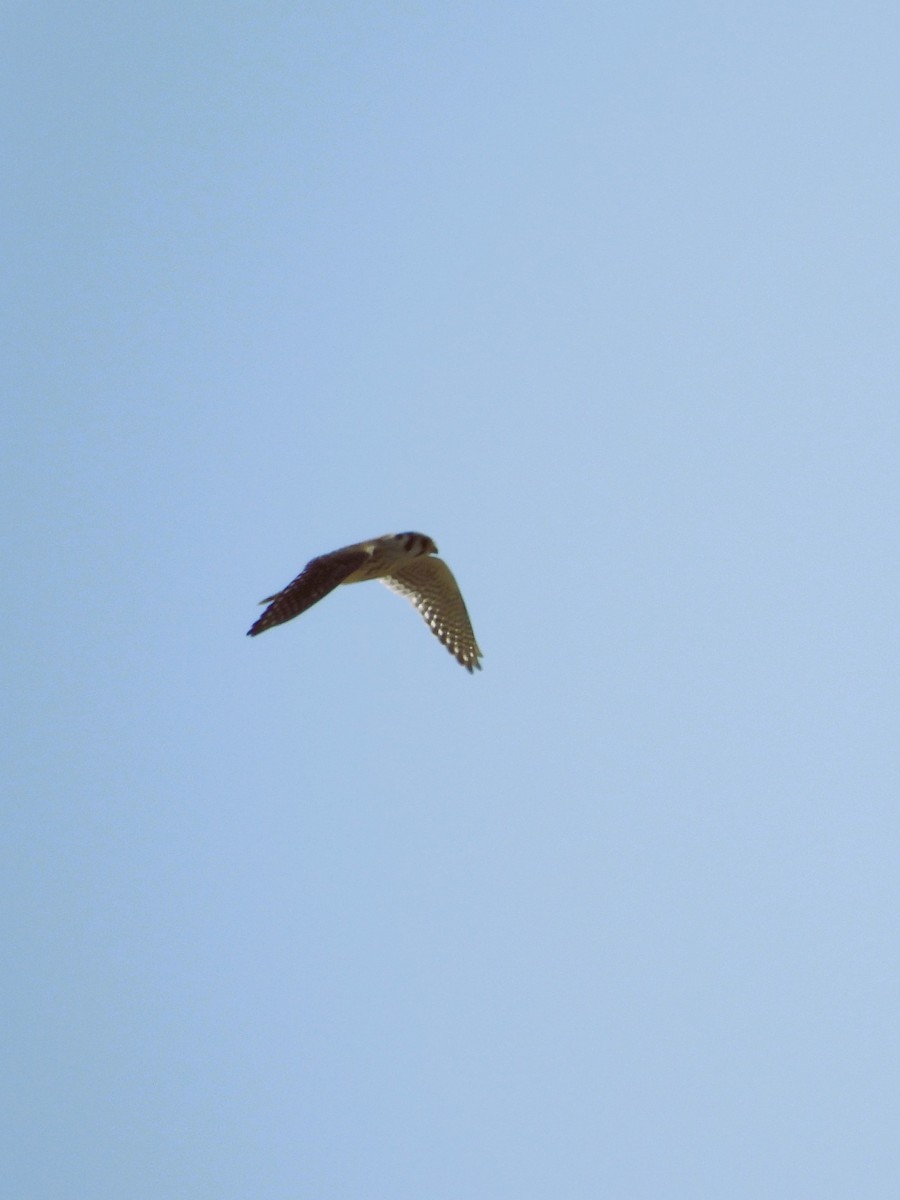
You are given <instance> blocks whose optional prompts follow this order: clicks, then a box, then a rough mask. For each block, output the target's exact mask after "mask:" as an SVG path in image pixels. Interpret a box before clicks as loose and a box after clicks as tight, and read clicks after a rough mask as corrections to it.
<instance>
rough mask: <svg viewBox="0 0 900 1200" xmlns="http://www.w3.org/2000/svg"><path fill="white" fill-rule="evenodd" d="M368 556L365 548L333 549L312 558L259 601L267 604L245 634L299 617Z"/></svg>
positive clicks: (253, 634) (256, 632) (258, 631)
mask: <svg viewBox="0 0 900 1200" xmlns="http://www.w3.org/2000/svg"><path fill="white" fill-rule="evenodd" d="M368 557H369V556H368V554H367V553H366V552H365V550H335V552H334V553H333V554H323V555H321V556H320V557H319V558H314V559H313V560H312V561H311V562H308V563H307V564H306V566H305V567H304V568H303V570H302V571H301V572H300V574H299V575H298V576H297V578H296V579H295V580H293V582H291V583H289V584H288V585H287V587H286V588H282V589H281V591H280V592H277V593H276V594H275V595H274V596H269V598H268V600H263V601H262V603H263V604H267V603H268V604H269V607H268V608H267V609H266V611H265V612H264V613H263V615H262V616H261V617H260V618H259V620H258V621H256V622H254V624H253V625H251V626H250V628H249V629H248V630H247V636H248V637H255V636H256V635H257V634H258V633H263V632H264V631H265V630H266V629H271V628H272V626H273V625H281V624H283V623H284V622H285V621H290V619H291V618H292V617H299V615H300V614H301V613H302V612H306V610H307V609H308V608H312V606H313V605H314V604H316V603H317V602H318V601H319V600H321V599H322V597H323V596H327V595H328V593H329V592H333V591H334V589H335V588H336V587H339V586H340V585H341V584H342V583H343V582H344V580H345V579H346V578H347V576H348V575H352V574H353V572H354V571H355V570H356V569H357V568H358V567H361V566H362V565H363V563H364V562H365V561H366V559H367V558H368Z"/></svg>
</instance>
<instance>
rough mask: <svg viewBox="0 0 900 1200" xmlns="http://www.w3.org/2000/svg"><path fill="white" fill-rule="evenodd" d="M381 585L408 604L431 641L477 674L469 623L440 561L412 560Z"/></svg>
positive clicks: (447, 570)
mask: <svg viewBox="0 0 900 1200" xmlns="http://www.w3.org/2000/svg"><path fill="white" fill-rule="evenodd" d="M381 582H382V583H385V584H387V586H388V587H389V588H391V589H392V590H393V591H395V592H399V594H400V595H401V596H405V597H406V598H407V600H411V601H412V603H413V604H414V605H415V606H416V608H417V609H418V610H419V612H420V613H421V614H422V616H423V617H424V618H425V621H426V623H427V624H428V627H429V628H430V629H431V631H432V633H433V634H434V635H435V637H436V638H438V640H439V641H440V642H441V644H442V645H444V646H446V647H447V649H448V650H449V651H450V653H451V654H452V655H453V656H454V658H455V659H456V661H457V662H458V663H461V664H462V666H464V667H465V668H466V670H467V671H469V672H472V671H474V670H475V668H476V667H477V668H478V670H479V671H480V670H481V663H480V661H479V659H480V658H481V651H480V650H479V649H478V643H477V642H476V641H475V633H474V631H473V629H472V622H471V621H470V620H469V614H468V612H467V611H466V606H465V603H464V601H463V598H462V594H461V593H460V590H459V587H458V586H457V583H456V580H455V579H454V578H453V573H452V571H451V570H450V568H449V567H448V566H447V564H446V563H445V562H444V561H443V560H442V559H440V558H432V557H431V556H428V557H424V556H423V557H422V558H415V559H413V560H412V562H407V563H404V564H403V565H402V566H399V567H397V568H396V570H393V571H391V573H390V574H389V575H385V576H383V577H382V580H381Z"/></svg>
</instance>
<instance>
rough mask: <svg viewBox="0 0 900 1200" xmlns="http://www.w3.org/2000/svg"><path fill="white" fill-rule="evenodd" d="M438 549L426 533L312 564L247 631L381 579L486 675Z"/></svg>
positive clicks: (380, 541)
mask: <svg viewBox="0 0 900 1200" xmlns="http://www.w3.org/2000/svg"><path fill="white" fill-rule="evenodd" d="M437 552H438V548H437V546H436V545H435V544H434V542H433V541H432V540H431V538H430V537H426V536H425V534H424V533H387V534H385V535H384V537H378V538H373V539H372V540H371V541H370V542H357V543H356V545H355V546H345V547H344V548H343V549H342V550H334V551H332V553H331V554H321V555H319V557H318V558H314V559H312V561H311V562H308V563H307V564H306V566H305V567H304V568H303V570H302V571H301V572H300V574H299V575H298V576H297V578H296V579H295V580H294V581H293V582H292V583H289V584H288V585H287V587H285V588H282V590H281V591H280V592H276V593H275V595H274V596H267V597H266V599H265V600H262V601H261V603H262V604H268V606H269V607H268V608H267V609H266V611H265V612H264V613H263V615H262V616H261V617H260V618H259V620H258V621H256V622H255V623H254V624H253V625H251V627H250V628H249V629H248V630H247V636H248V637H255V636H256V635H257V634H258V633H263V632H264V631H265V630H266V629H271V628H272V626H273V625H281V624H282V623H283V622H284V621H290V619H291V618H292V617H298V616H299V615H300V613H302V612H306V610H307V609H308V608H312V606H313V605H314V604H316V603H317V602H318V601H319V600H321V599H322V597H323V596H327V595H328V593H329V592H333V591H334V589H335V588H336V587H339V586H340V585H341V584H342V583H362V582H363V581H364V580H366V579H380V580H381V582H382V583H385V584H387V586H388V587H389V588H391V589H392V590H393V591H395V592H399V593H400V595H401V596H405V597H406V598H407V600H411V601H412V603H413V604H414V605H415V606H416V608H417V609H418V610H419V612H420V613H421V614H422V616H423V617H424V618H425V620H426V622H427V623H428V626H429V628H430V629H431V632H432V633H433V634H434V635H435V637H437V638H438V639H439V641H440V642H441V643H442V644H443V645H444V646H446V647H447V649H448V650H449V651H450V653H451V654H452V655H453V656H454V658H455V659H456V661H457V662H458V663H461V664H462V666H464V667H465V668H466V670H467V671H469V672H470V673H471V672H472V671H474V670H475V668H476V667H477V668H478V670H479V671H480V670H481V662H480V661H479V660H480V659H481V657H482V655H481V651H480V650H479V649H478V643H477V642H476V641H475V634H474V632H473V630H472V622H471V621H470V620H469V614H468V612H466V606H465V604H464V603H463V598H462V595H461V594H460V590H459V587H458V586H457V583H456V580H455V579H454V578H453V575H452V573H451V571H450V568H449V567H448V566H447V564H446V563H445V562H443V561H442V560H441V559H440V558H432V557H431V556H432V555H433V554H437Z"/></svg>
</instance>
